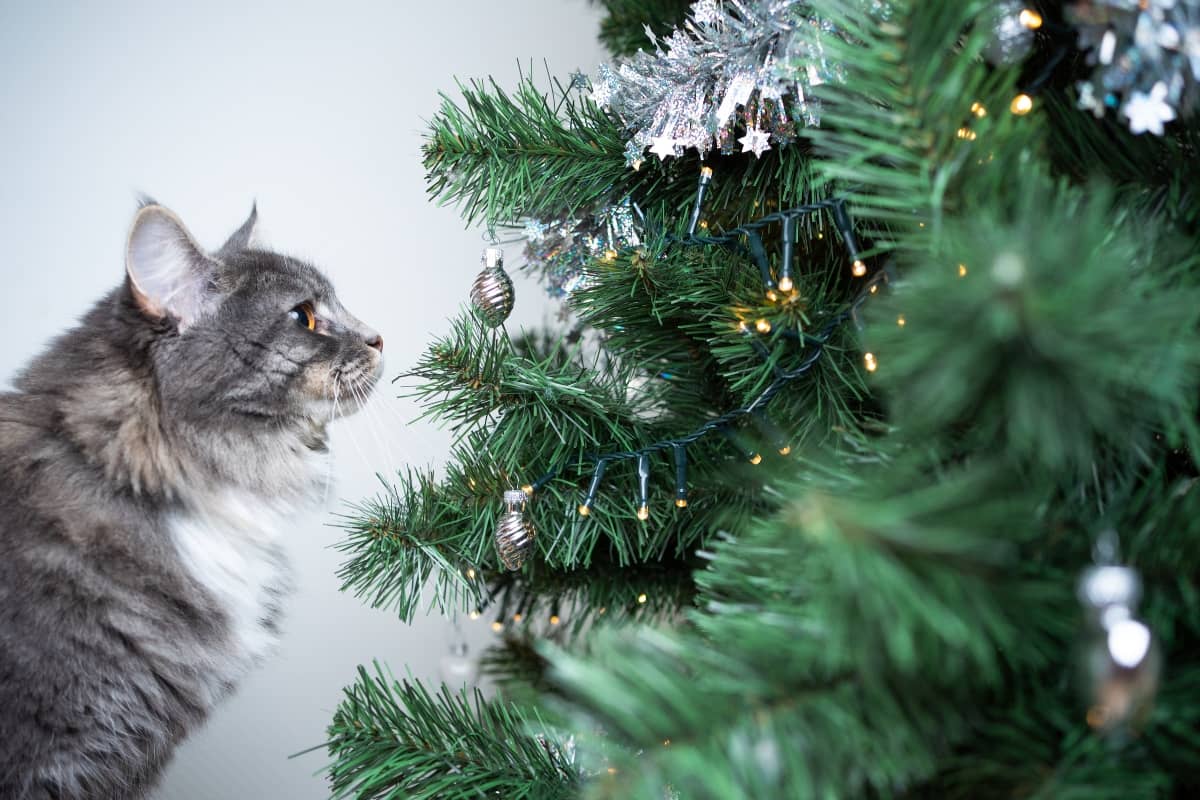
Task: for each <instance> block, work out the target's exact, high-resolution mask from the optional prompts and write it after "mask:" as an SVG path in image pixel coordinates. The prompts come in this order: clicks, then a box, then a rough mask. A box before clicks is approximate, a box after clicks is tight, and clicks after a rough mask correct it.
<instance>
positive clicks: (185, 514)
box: [166, 489, 295, 694]
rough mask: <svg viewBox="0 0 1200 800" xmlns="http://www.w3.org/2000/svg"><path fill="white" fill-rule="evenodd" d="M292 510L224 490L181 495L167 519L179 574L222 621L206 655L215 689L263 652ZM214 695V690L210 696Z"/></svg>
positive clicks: (270, 642)
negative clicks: (213, 649)
mask: <svg viewBox="0 0 1200 800" xmlns="http://www.w3.org/2000/svg"><path fill="white" fill-rule="evenodd" d="M294 516H295V512H294V511H293V510H291V509H289V508H286V507H283V506H282V505H281V504H279V503H272V502H270V501H267V500H265V499H264V498H262V497H261V496H259V495H258V494H256V493H253V492H249V491H246V490H240V489H227V490H222V491H217V492H212V493H206V494H205V495H199V496H194V497H191V498H189V502H188V503H187V504H186V506H185V507H184V508H182V509H179V510H177V511H174V512H172V513H171V514H169V515H168V516H167V520H166V522H167V529H168V532H169V534H170V536H171V539H172V541H173V542H174V544H175V548H176V550H177V552H178V554H179V559H180V563H181V564H182V566H183V568H184V570H185V572H186V573H187V574H188V575H189V576H190V577H191V578H192V580H194V581H195V582H196V583H197V584H199V586H200V587H201V589H202V590H203V591H204V592H205V593H206V594H207V595H209V597H210V598H211V600H212V601H213V602H214V603H215V604H216V605H217V607H218V608H219V609H220V611H221V613H222V615H223V616H224V617H225V620H226V623H227V624H226V627H225V636H224V637H223V640H222V641H221V642H220V643H219V645H218V646H217V650H218V652H217V653H215V654H214V661H215V662H216V666H217V671H218V672H219V673H221V674H214V675H213V676H212V677H213V679H214V680H215V681H217V682H218V683H219V684H227V683H228V682H230V681H233V680H235V679H236V678H237V677H239V676H240V675H241V674H243V673H244V672H246V671H247V670H248V669H249V668H250V667H252V666H254V665H256V664H258V663H259V662H261V661H262V660H263V658H264V657H266V656H267V655H268V654H269V653H271V652H272V651H273V650H274V648H275V646H276V644H277V642H278V638H279V631H278V622H279V615H280V613H281V610H282V609H281V602H282V598H283V595H284V594H286V592H287V591H288V589H289V586H290V577H289V569H288V564H287V560H286V557H285V554H284V551H283V546H282V539H283V536H284V535H285V533H286V532H287V530H289V528H290V526H291V521H292V518H293V517H294ZM220 693H221V692H220V691H218V692H217V694H220Z"/></svg>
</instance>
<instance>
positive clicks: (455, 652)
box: [438, 642, 479, 689]
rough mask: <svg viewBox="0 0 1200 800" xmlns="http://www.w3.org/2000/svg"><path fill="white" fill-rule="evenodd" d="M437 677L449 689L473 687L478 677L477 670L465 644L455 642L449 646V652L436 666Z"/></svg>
mask: <svg viewBox="0 0 1200 800" xmlns="http://www.w3.org/2000/svg"><path fill="white" fill-rule="evenodd" d="M438 675H439V676H440V677H441V679H442V683H444V684H446V685H447V686H449V687H450V688H451V689H458V688H461V687H463V686H474V685H475V680H476V678H478V677H479V669H478V666H477V665H476V664H475V661H474V660H473V659H472V658H471V656H470V654H469V652H468V650H467V643H466V642H456V643H454V644H452V645H450V652H449V653H447V654H446V655H444V656H442V659H441V662H440V663H439V664H438Z"/></svg>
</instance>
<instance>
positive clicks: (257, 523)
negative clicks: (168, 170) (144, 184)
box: [0, 201, 383, 800]
mask: <svg viewBox="0 0 1200 800" xmlns="http://www.w3.org/2000/svg"><path fill="white" fill-rule="evenodd" d="M257 216H258V215H257V210H256V209H255V210H252V211H251V213H250V216H249V218H248V219H247V220H246V222H245V223H244V224H243V225H242V226H241V227H240V228H239V229H238V230H237V231H236V232H235V233H234V234H233V235H232V236H231V237H230V238H229V240H228V241H227V242H225V244H224V245H223V246H222V247H221V248H220V249H219V250H217V251H215V252H212V253H208V252H205V251H204V250H203V249H201V248H200V246H199V245H198V244H197V243H196V240H195V239H194V238H193V237H192V235H191V234H190V233H189V232H188V230H187V228H186V227H185V226H184V224H183V222H182V221H181V220H180V219H179V217H178V216H176V215H175V214H174V213H172V212H171V211H170V210H168V209H166V208H164V207H163V206H161V205H158V204H156V203H154V202H153V201H145V202H144V203H143V204H142V206H141V207H140V209H139V210H138V212H137V214H136V216H135V217H134V220H133V224H132V226H131V229H130V232H129V236H128V240H127V246H126V252H125V277H124V281H123V283H122V284H121V285H120V286H119V287H118V288H116V289H115V290H113V291H112V292H111V293H109V294H108V295H107V296H106V297H104V298H103V299H102V300H100V302H98V303H97V304H96V305H95V306H94V307H93V308H92V309H91V311H89V312H88V313H87V314H86V315H85V316H84V317H83V318H82V320H81V321H80V323H79V324H78V326H77V327H75V328H74V329H72V330H70V331H68V332H67V333H65V334H63V335H62V336H61V337H60V338H58V339H57V340H56V341H55V342H53V343H52V344H51V345H50V346H49V347H48V348H47V349H46V350H45V351H44V352H43V353H42V354H41V355H39V356H38V357H36V358H35V359H33V361H32V362H30V363H29V364H28V365H27V367H26V368H25V369H24V371H23V372H22V373H20V374H19V376H18V377H17V378H16V379H15V381H14V387H15V391H13V392H8V393H0V798H3V799H4V800H83V799H84V798H86V800H110V799H111V800H117V799H118V798H120V799H121V800H127V799H129V798H142V797H146V796H147V795H148V793H149V792H150V790H151V789H152V788H153V787H154V785H155V784H156V782H157V779H158V777H159V775H160V774H161V772H162V770H163V768H164V766H165V765H166V763H167V762H168V761H169V759H170V757H171V754H172V752H173V750H174V748H175V747H176V745H177V744H178V743H179V742H180V741H181V740H182V739H183V738H184V737H185V736H186V735H187V734H188V733H189V732H190V731H193V730H195V729H196V728H197V726H199V725H200V724H201V723H202V722H203V721H204V719H205V718H206V716H207V715H208V714H209V712H210V710H211V709H212V708H213V706H214V705H215V704H216V703H217V702H218V701H219V700H220V699H221V698H222V697H224V696H226V695H228V694H229V693H230V692H231V691H232V690H233V688H234V687H235V685H236V684H237V682H238V680H239V678H241V677H242V676H243V675H245V674H246V673H247V671H248V670H250V669H251V668H252V667H253V666H255V665H257V664H258V663H260V662H261V661H262V659H263V658H264V656H266V655H267V654H268V653H269V651H270V650H271V649H272V645H273V643H274V642H275V640H276V637H277V635H278V623H279V615H280V610H281V600H282V598H283V596H284V595H285V593H286V592H287V590H288V588H289V587H288V572H287V566H286V563H285V558H284V554H283V549H282V541H283V539H284V538H286V536H287V534H288V526H289V524H290V522H289V517H290V515H291V514H292V513H293V512H294V511H295V510H296V509H301V508H304V507H305V506H308V505H310V504H312V503H313V502H319V501H320V499H321V496H322V478H323V476H324V475H325V472H324V468H323V460H324V458H325V457H326V456H327V448H326V425H327V423H328V422H329V421H331V420H332V419H333V418H335V417H337V416H341V415H344V414H347V413H351V412H353V411H355V410H357V409H358V408H359V407H360V406H361V404H362V403H364V402H365V400H366V397H367V395H368V394H369V393H370V391H371V389H372V387H373V386H374V384H375V382H376V381H377V380H378V377H379V375H380V374H381V371H382V352H383V339H382V338H381V337H380V336H379V334H377V333H376V332H374V331H372V330H370V329H368V328H367V327H366V326H365V325H364V324H363V323H362V322H360V321H359V320H358V319H356V318H355V317H353V316H352V315H351V314H350V313H349V312H347V311H346V309H345V308H343V307H342V305H341V304H340V303H339V302H338V300H337V297H336V296H335V295H334V291H333V287H332V286H331V285H330V283H329V281H328V280H326V278H325V277H324V276H323V275H322V274H321V273H320V272H318V271H317V270H316V269H315V268H314V267H312V266H310V265H308V264H305V263H303V262H301V261H299V260H297V259H294V258H289V257H286V256H283V255H279V254H277V253H274V252H271V251H268V250H265V249H259V248H258V247H256V246H255V245H254V244H253V243H252V237H253V235H254V228H255V224H256V221H257Z"/></svg>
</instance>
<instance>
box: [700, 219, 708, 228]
mask: <svg viewBox="0 0 1200 800" xmlns="http://www.w3.org/2000/svg"><path fill="white" fill-rule="evenodd" d="M700 227H701V228H704V230H708V220H706V219H702V220H700Z"/></svg>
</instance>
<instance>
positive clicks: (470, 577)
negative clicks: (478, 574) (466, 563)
mask: <svg viewBox="0 0 1200 800" xmlns="http://www.w3.org/2000/svg"><path fill="white" fill-rule="evenodd" d="M467 580H469V581H473V580H475V568H474V567H467Z"/></svg>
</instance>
